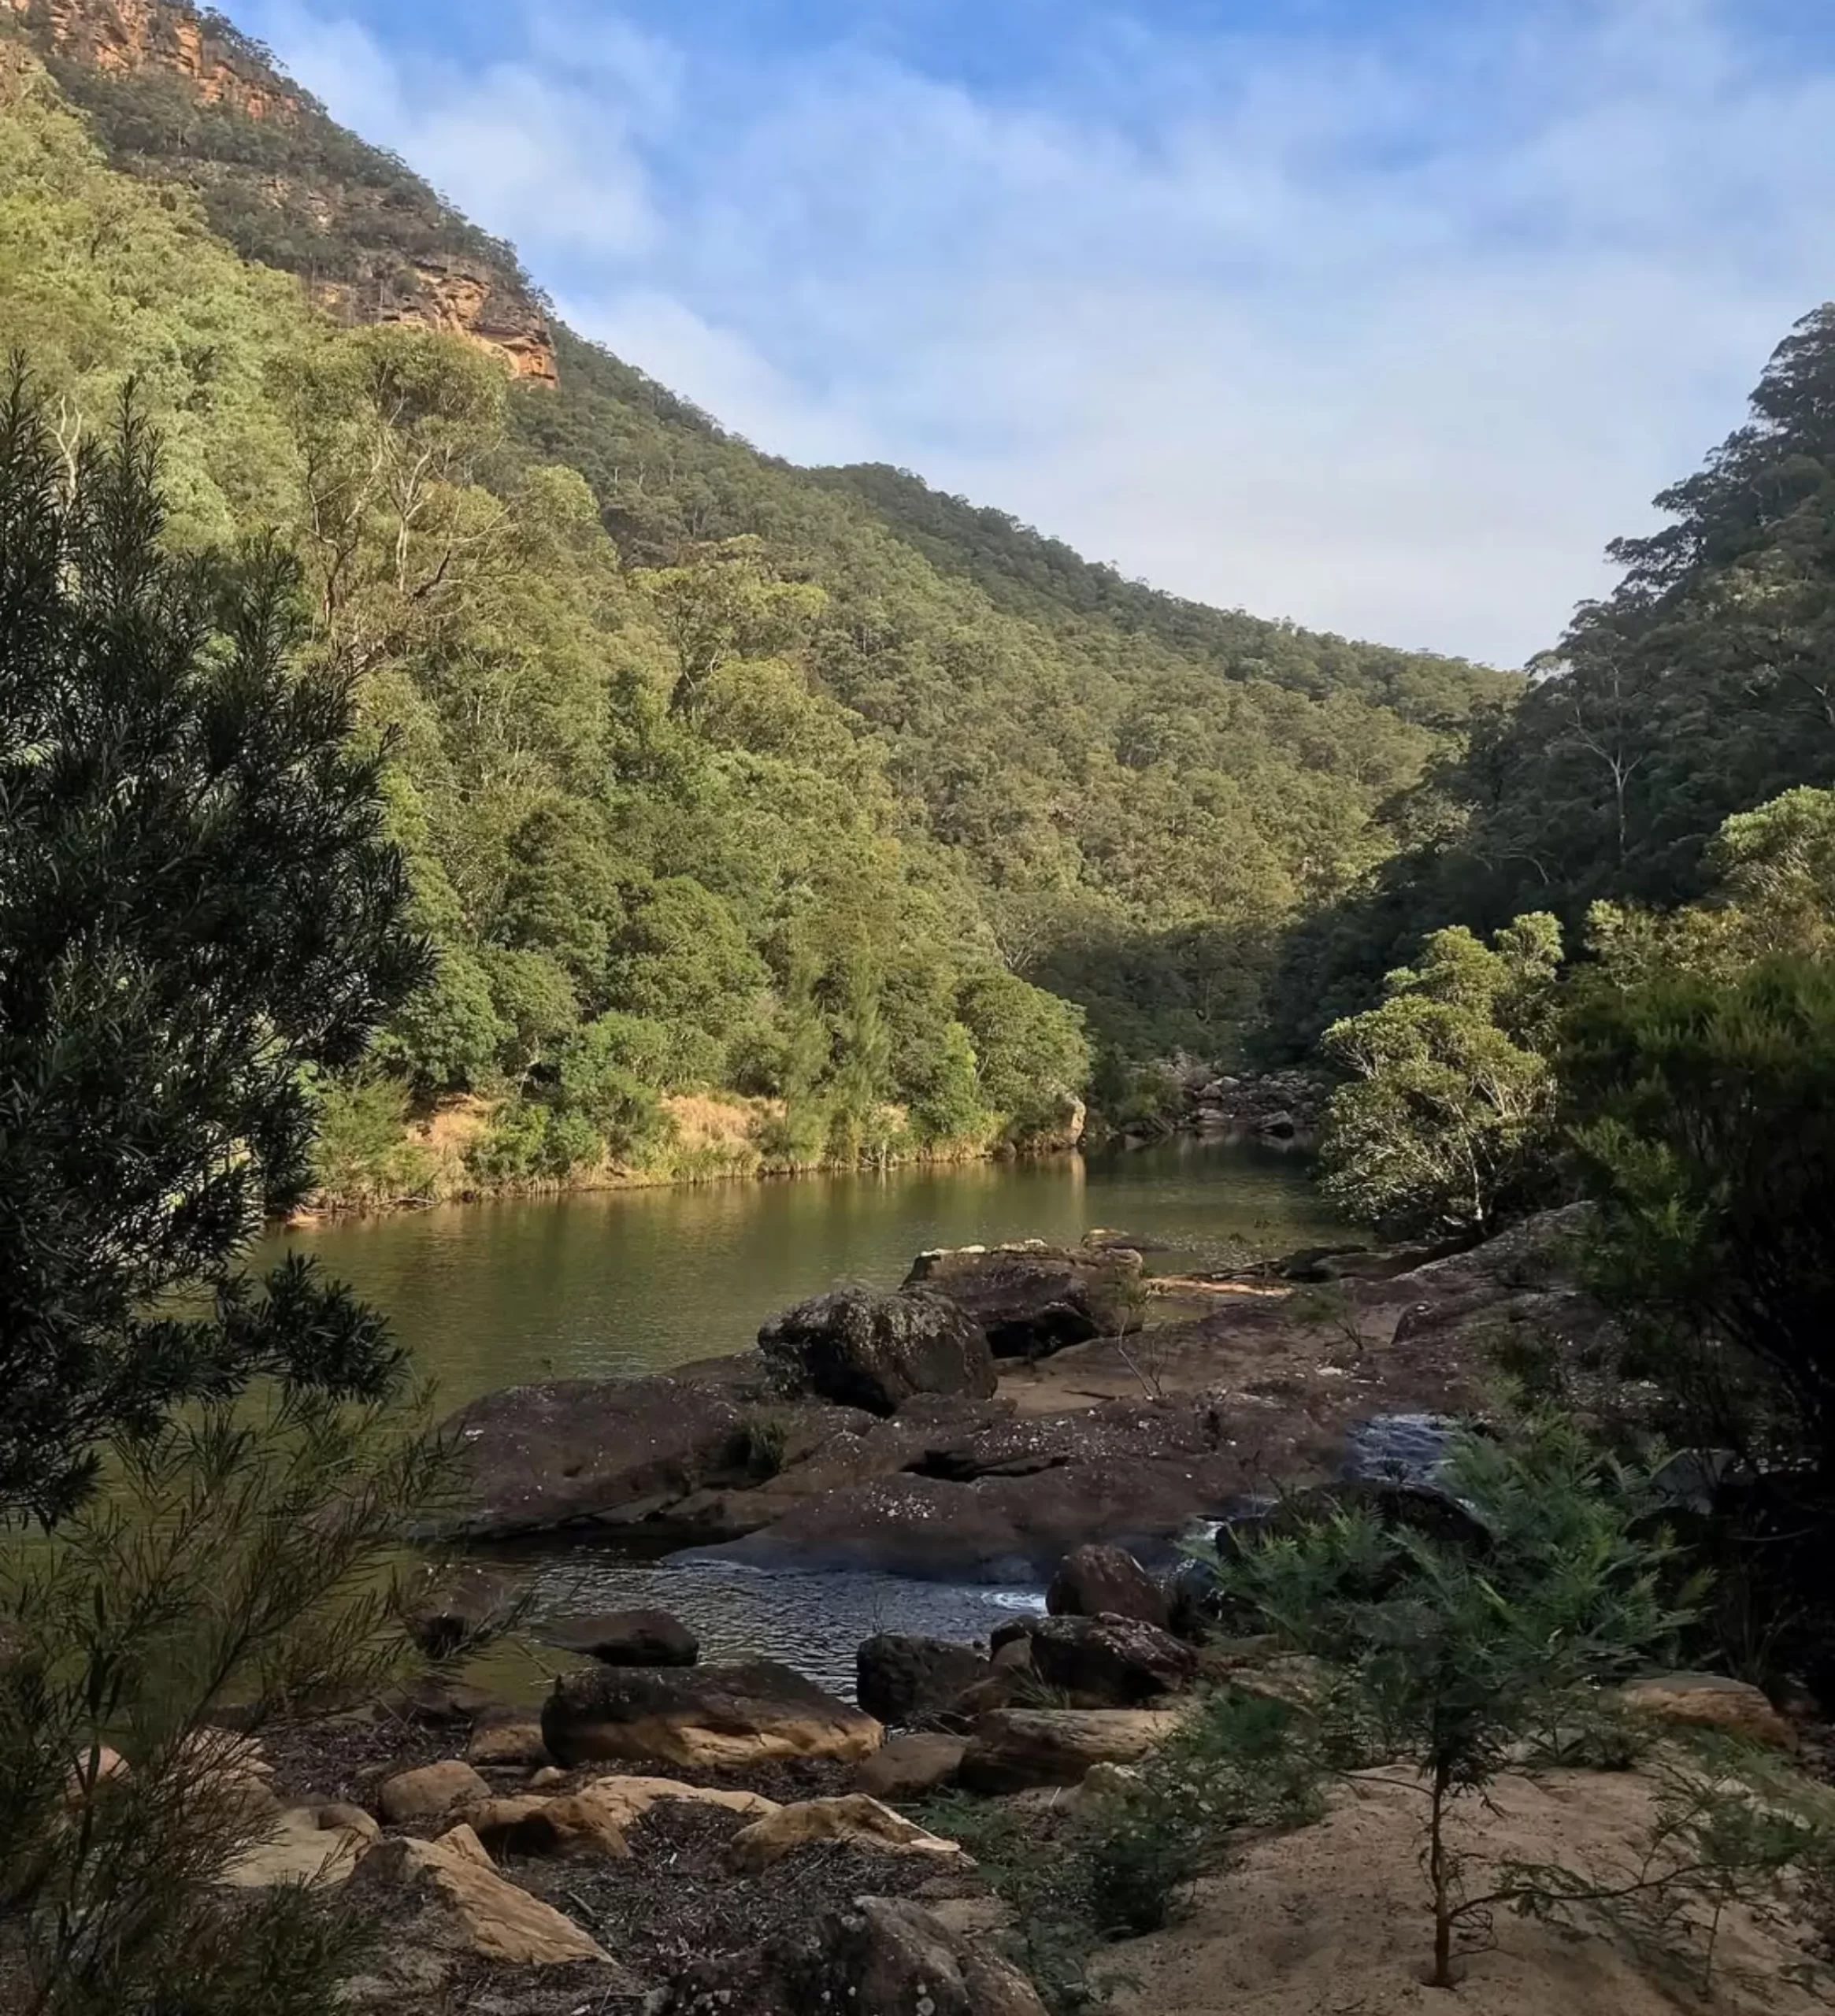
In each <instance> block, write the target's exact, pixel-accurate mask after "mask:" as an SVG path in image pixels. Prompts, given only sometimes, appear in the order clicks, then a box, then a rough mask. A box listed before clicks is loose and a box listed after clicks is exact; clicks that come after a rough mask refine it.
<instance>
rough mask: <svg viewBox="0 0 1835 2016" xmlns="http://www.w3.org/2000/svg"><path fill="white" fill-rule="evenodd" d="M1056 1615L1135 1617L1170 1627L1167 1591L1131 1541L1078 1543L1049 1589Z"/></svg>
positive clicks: (1048, 1604)
mask: <svg viewBox="0 0 1835 2016" xmlns="http://www.w3.org/2000/svg"><path fill="white" fill-rule="evenodd" d="M1045 1607H1046V1609H1047V1610H1049V1611H1050V1612H1051V1614H1052V1615H1053V1616H1054V1617H1132V1618H1138V1619H1139V1621H1140V1622H1141V1623H1143V1624H1155V1625H1158V1626H1159V1627H1160V1629H1162V1630H1164V1629H1166V1625H1167V1624H1168V1623H1169V1622H1170V1618H1169V1617H1168V1615H1167V1607H1166V1592H1165V1590H1164V1589H1162V1588H1161V1587H1160V1585H1159V1584H1158V1582H1157V1581H1155V1578H1154V1577H1152V1576H1151V1575H1149V1574H1148V1573H1147V1570H1146V1569H1144V1568H1143V1567H1142V1566H1141V1565H1140V1562H1138V1561H1136V1559H1135V1558H1134V1557H1133V1555H1131V1554H1130V1553H1129V1551H1128V1550H1127V1549H1126V1548H1125V1547H1112V1546H1103V1545H1100V1544H1091V1545H1089V1546H1086V1547H1073V1548H1072V1549H1071V1551H1069V1554H1067V1555H1066V1556H1065V1557H1064V1558H1063V1560H1062V1562H1059V1563H1058V1572H1057V1573H1056V1574H1055V1575H1054V1576H1053V1577H1051V1587H1050V1588H1048V1589H1047V1590H1046V1592H1045Z"/></svg>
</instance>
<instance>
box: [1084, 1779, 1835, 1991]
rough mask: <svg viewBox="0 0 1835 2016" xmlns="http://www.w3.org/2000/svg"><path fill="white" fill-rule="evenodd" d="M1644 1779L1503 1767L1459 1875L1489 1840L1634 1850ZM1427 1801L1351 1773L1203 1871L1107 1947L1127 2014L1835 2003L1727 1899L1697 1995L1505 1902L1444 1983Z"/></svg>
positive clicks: (1547, 1853)
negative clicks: (1437, 1960)
mask: <svg viewBox="0 0 1835 2016" xmlns="http://www.w3.org/2000/svg"><path fill="white" fill-rule="evenodd" d="M1650 1796H1651V1795H1650V1789H1649V1787H1648V1784H1647V1782H1646V1781H1644V1780H1643V1779H1641V1778H1640V1777H1636V1776H1635V1775H1633V1774H1630V1773H1611V1774H1600V1773H1580V1772H1563V1773H1553V1774H1551V1775H1550V1776H1549V1777H1546V1778H1540V1779H1537V1780H1529V1779H1525V1778H1520V1777H1517V1778H1508V1779H1505V1780H1503V1781H1500V1783H1499V1784H1497V1785H1496V1787H1495V1788H1494V1789H1493V1792H1492V1800H1491V1806H1490V1810H1485V1809H1484V1808H1483V1807H1478V1806H1477V1805H1476V1803H1474V1805H1473V1807H1471V1809H1470V1812H1469V1814H1468V1817H1467V1818H1466V1821H1465V1823H1464V1824H1463V1826H1462V1835H1461V1840H1460V1846H1461V1847H1462V1851H1464V1852H1466V1854H1467V1855H1468V1856H1469V1858H1470V1860H1469V1862H1468V1884H1469V1887H1470V1888H1477V1887H1479V1886H1480V1885H1481V1884H1482V1883H1483V1880H1484V1873H1485V1872H1484V1866H1483V1858H1485V1857H1487V1856H1491V1857H1498V1856H1506V1857H1507V1856H1518V1857H1522V1858H1524V1859H1526V1860H1534V1861H1553V1860H1555V1859H1557V1858H1559V1859H1560V1860H1562V1861H1563V1862H1566V1863H1567V1864H1568V1866H1570V1867H1572V1866H1585V1865H1588V1864H1591V1865H1592V1866H1596V1867H1598V1866H1602V1865H1603V1866H1611V1864H1612V1863H1614V1862H1618V1863H1621V1864H1622V1863H1623V1862H1626V1861H1629V1859H1630V1858H1632V1856H1633V1852H1634V1851H1635V1849H1636V1847H1637V1843H1638V1840H1639V1839H1640V1829H1642V1828H1643V1827H1644V1825H1646V1824H1647V1823H1648V1818H1649V1813H1650ZM1421 1810H1422V1800H1421V1798H1420V1795H1419V1794H1418V1793H1417V1792H1414V1791H1412V1790H1411V1789H1408V1788H1403V1787H1399V1786H1394V1785H1386V1784H1372V1783H1367V1782H1366V1783H1363V1784H1359V1786H1358V1787H1357V1788H1356V1789H1355V1792H1353V1793H1351V1794H1348V1795H1346V1797H1345V1799H1344V1803H1342V1804H1341V1805H1340V1807H1338V1808H1337V1810H1335V1811H1334V1812H1333V1814H1331V1815H1330V1816H1329V1818H1327V1819H1326V1820H1325V1821H1322V1823H1321V1824H1320V1825H1318V1826H1314V1827H1309V1828H1305V1829H1301V1830H1300V1831H1299V1833H1293V1834H1289V1835H1286V1836H1282V1837H1281V1838H1280V1839H1278V1840H1269V1841H1265V1842H1262V1843H1261V1844H1258V1845H1257V1846H1255V1847H1253V1848H1251V1850H1250V1851H1249V1853H1248V1855H1247V1858H1246V1859H1245V1860H1244V1862H1243V1863H1242V1864H1241V1865H1240V1866H1238V1867H1237V1868H1236V1869H1234V1870H1231V1871H1230V1872H1229V1873H1227V1874H1225V1875H1223V1876H1221V1877H1217V1878H1215V1879H1214V1880H1212V1881H1209V1882H1207V1884H1204V1885H1203V1888H1202V1889H1201V1891H1200V1893H1199V1898H1198V1902H1197V1908H1196V1911H1195V1912H1194V1914H1192V1916H1191V1917H1190V1918H1188V1919H1186V1920H1185V1921H1183V1922H1182V1923H1181V1924H1179V1925H1176V1926H1174V1927H1173V1928H1172V1929H1170V1930H1169V1931H1166V1932H1164V1933H1156V1934H1155V1935H1154V1936H1152V1937H1151V1938H1147V1939H1142V1940H1133V1941H1132V1942H1130V1943H1129V1944H1127V1945H1125V1946H1122V1947H1118V1948H1116V1949H1115V1957H1114V1968H1115V1970H1116V1973H1117V1974H1118V1977H1130V1985H1129V1986H1128V1987H1126V1988H1124V1989H1123V1990H1122V1991H1121V1993H1120V1994H1119V1995H1118V1996H1117V1999H1116V2001H1115V2004H1114V2007H1115V2008H1116V2010H1118V2012H1122V2016H1438V2012H1441V2011H1444V2012H1447V2016H1676V2012H1677V2011H1679V2010H1681V2011H1689V2012H1699V2011H1707V2010H1712V2011H1715V2012H1717V2013H1718V2016H1760V2012H1764V2013H1765V2016H1812V2012H1820V2016H1829V2010H1830V2008H1831V2006H1832V2005H1831V2003H1829V2001H1828V2000H1827V1999H1823V1998H1821V1997H1818V1996H1814V1995H1811V1994H1810V1993H1809V1992H1807V1991H1805V1990H1803V1989H1800V1988H1795V1987H1792V1986H1791V1985H1789V1984H1787V1983H1786V1982H1785V1981H1783V1980H1782V1979H1781V1975H1782V1974H1783V1973H1784V1972H1785V1970H1786V1969H1787V1968H1788V1967H1789V1965H1790V1964H1791V1963H1792V1962H1793V1961H1796V1962H1800V1961H1802V1960H1803V1959H1804V1958H1805V1957H1806V1955H1807V1951H1809V1942H1810V1937H1811V1935H1809V1934H1808V1933H1807V1932H1805V1933H1803V1935H1802V1936H1801V1938H1800V1939H1799V1938H1798V1937H1797V1936H1794V1935H1792V1933H1789V1932H1785V1931H1782V1930H1775V1929H1770V1928H1767V1927H1766V1926H1763V1925H1759V1924H1757V1923H1755V1921H1753V1920H1752V1919H1751V1918H1749V1917H1748V1916H1746V1915H1745V1914H1743V1913H1729V1914H1728V1918H1727V1920H1726V1922H1725V1923H1724V1924H1723V1926H1722V1931H1721V1934H1720V1943H1719V1945H1718V1949H1717V1951H1718V1960H1717V1963H1716V1969H1715V1992H1714V1994H1713V1996H1712V1999H1710V2000H1707V2001H1705V2002H1703V2000H1701V1999H1699V1998H1698V1997H1696V1996H1692V1994H1691V1993H1690V1992H1689V1991H1688V1990H1687V1989H1686V1988H1682V1987H1681V1986H1680V1985H1678V1986H1677V1987H1675V1988H1670V1987H1668V1986H1666V1985H1665V1984H1663V1982H1662V1981H1660V1980H1659V1979H1657V1978H1655V1977H1654V1976H1653V1974H1652V1973H1651V1972H1650V1971H1649V1970H1647V1969H1646V1968H1645V1967H1644V1966H1640V1964H1639V1963H1638V1962H1637V1961H1636V1960H1635V1959H1633V1957H1632V1956H1630V1955H1628V1954H1627V1953H1626V1952H1625V1951H1623V1950H1622V1948H1621V1947H1616V1946H1614V1945H1611V1944H1607V1941H1606V1940H1603V1939H1585V1940H1576V1939H1574V1938H1572V1937H1571V1936H1566V1935H1564V1934H1563V1933H1560V1932H1559V1931H1557V1930H1555V1929H1553V1928H1551V1927H1549V1926H1547V1925H1535V1924H1531V1923H1529V1922H1527V1921H1524V1920H1522V1919H1519V1918H1515V1917H1514V1916H1512V1915H1510V1914H1502V1915H1500V1916H1499V1917H1498V1918H1497V1919H1496V1923H1495V1925H1494V1927H1493V1929H1492V1936H1493V1940H1494V1942H1495V1943H1494V1944H1493V1945H1492V1947H1491V1949H1490V1950H1489V1951H1480V1952H1474V1953H1473V1954H1471V1955H1470V1956H1469V1957H1468V1958H1467V1959H1466V1962H1465V1966H1466V1974H1465V1977H1464V1979H1463V1980H1462V1982H1461V1983H1460V1984H1459V1987H1458V1988H1457V1989H1456V1990H1455V1991H1454V1992H1452V1993H1451V1994H1450V1995H1449V1994H1448V1993H1447V1992H1444V1991H1443V1990H1439V1989H1435V1988H1429V1987H1427V1986H1425V1984H1424V1983H1423V1982H1422V1980H1421V1978H1420V1975H1421V1970H1422V1964H1423V1962H1425V1960H1426V1959H1427V1958H1428V1957H1429V1951H1430V1948H1431V1944H1432V1927H1431V1921H1430V1920H1429V1916H1428V1914H1427V1910H1426V1906H1425V1879H1424V1877H1422V1873H1421V1870H1420V1866H1419V1862H1418V1853H1419V1836H1418V1829H1419V1824H1420V1818H1421Z"/></svg>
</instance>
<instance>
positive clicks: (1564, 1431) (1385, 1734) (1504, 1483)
mask: <svg viewBox="0 0 1835 2016" xmlns="http://www.w3.org/2000/svg"><path fill="white" fill-rule="evenodd" d="M1445 1477H1446V1488H1448V1490H1449V1491H1450V1492H1451V1493H1452V1494H1453V1495H1455V1496H1456V1497H1457V1498H1459V1499H1462V1501H1463V1502H1464V1503H1466V1505H1467V1506H1470V1508H1471V1509H1472V1510H1473V1511H1474V1514H1476V1516H1477V1519H1478V1521H1479V1522H1480V1523H1481V1525H1482V1527H1483V1528H1484V1529H1485V1532H1486V1534H1487V1536H1488V1544H1487V1545H1486V1546H1485V1547H1484V1548H1483V1549H1482V1551H1480V1550H1477V1548H1475V1547H1470V1546H1461V1545H1459V1544H1457V1543H1455V1542H1454V1541H1452V1540H1441V1539H1437V1538H1433V1537H1430V1536H1428V1535H1427V1534H1425V1533H1424V1532H1418V1531H1411V1530H1408V1529H1403V1528H1399V1527H1398V1528H1385V1527H1383V1526H1381V1525H1378V1524H1377V1521H1375V1519H1374V1518H1373V1517H1372V1516H1371V1515H1370V1514H1369V1513H1367V1512H1366V1511H1364V1510H1362V1509H1357V1510H1348V1511H1342V1512H1339V1513H1336V1514H1331V1515H1328V1516H1324V1517H1322V1518H1318V1520H1316V1521H1306V1522H1301V1523H1299V1525H1297V1527H1296V1528H1294V1529H1291V1530H1289V1529H1283V1530H1281V1531H1278V1532H1271V1533H1270V1534H1267V1535H1264V1536H1261V1537H1259V1538H1258V1539H1255V1540H1251V1541H1250V1542H1248V1543H1247V1544H1246V1545H1245V1546H1244V1547H1243V1548H1242V1549H1241V1551H1240V1552H1239V1553H1238V1554H1236V1555H1235V1556H1234V1557H1233V1558H1230V1559H1229V1560H1227V1561H1226V1560H1223V1559H1221V1558H1216V1557H1215V1556H1213V1560H1214V1566H1215V1571H1216V1573H1217V1574H1218V1578H1219V1580H1220V1581H1221V1583H1222V1584H1223V1585H1224V1587H1225V1591H1226V1592H1227V1594H1228V1595H1229V1599H1230V1600H1231V1602H1232V1603H1233V1604H1234V1605H1235V1606H1236V1607H1238V1608H1240V1609H1241V1610H1245V1611H1247V1612H1248V1613H1249V1614H1252V1615H1253V1616H1255V1618H1258V1619H1259V1621H1261V1623H1262V1626H1263V1628H1264V1629H1272V1630H1273V1631H1275V1632H1278V1633H1279V1634H1280V1635H1281V1637H1282V1638H1283V1639H1284V1640H1285V1642H1286V1643H1287V1644H1289V1645H1290V1646H1291V1647H1293V1648H1294V1649H1295V1650H1296V1651H1300V1652H1303V1653H1305V1654H1307V1655H1310V1656H1312V1657H1314V1658H1317V1659H1318V1660H1320V1661H1321V1662H1322V1663H1323V1666H1324V1670H1325V1673H1326V1675H1327V1676H1328V1677H1327V1679H1326V1680H1325V1682H1324V1683H1323V1684H1322V1688H1321V1690H1320V1692H1319V1695H1318V1702H1317V1716H1318V1729H1319V1732H1320V1740H1321V1741H1322V1743H1323V1744H1325V1747H1326V1748H1327V1750H1328V1751H1329V1752H1330V1753H1331V1754H1333V1755H1336V1757H1337V1758H1339V1759H1340V1761H1342V1762H1344V1763H1345V1764H1347V1765H1353V1764H1356V1763H1359V1762H1367V1761H1372V1760H1374V1759H1377V1758H1385V1759H1387V1758H1406V1759H1408V1760H1410V1761H1411V1762H1414V1763H1415V1764H1416V1765H1417V1766H1418V1767H1419V1769H1420V1771H1421V1773H1422V1786H1423V1791H1424V1794H1425V1800H1426V1823H1425V1829H1424V1832H1425V1846H1424V1851H1423V1858H1424V1861H1425V1867H1426V1872H1427V1880H1428V1888H1429V1892H1430V1896H1431V1899H1432V1904H1433V1965H1432V1971H1431V1973H1430V1975H1429V1979H1430V1980H1431V1981H1432V1982H1433V1984H1434V1985H1435V1986H1436V1987H1440V1988H1446V1987H1449V1986H1451V1983H1452V1979H1453V1974H1452V1965H1453V1950H1454V1940H1455V1933H1456V1931H1457V1930H1458V1929H1459V1926H1460V1925H1462V1923H1465V1922H1466V1921H1468V1920H1469V1918H1470V1916H1471V1915H1472V1914H1474V1913H1475V1912H1476V1911H1477V1910H1479V1909H1480V1908H1481V1905H1480V1903H1479V1902H1478V1901H1477V1900H1474V1899H1470V1898H1468V1897H1467V1896H1465V1895H1464V1893H1463V1890H1462V1878H1461V1870H1460V1861H1459V1856H1458V1855H1457V1854H1456V1853H1455V1851H1454V1850H1453V1848H1452V1847H1451V1844H1450V1842H1449V1840H1448V1834H1447V1825H1446V1823H1447V1818H1448V1813H1449V1812H1450V1810H1451V1807H1453V1805H1454V1804H1455V1802H1457V1801H1458V1800H1459V1799H1462V1798H1466V1797H1469V1796H1472V1795H1482V1794H1483V1792H1484V1788H1485V1785H1486V1784H1488V1782H1489V1781H1491V1779H1492V1777H1494V1776H1495V1775H1496V1773H1498V1772H1499V1771H1500V1770H1503V1768H1504V1766H1505V1765H1506V1764H1507V1762H1508V1761H1509V1760H1510V1759H1511V1757H1512V1755H1513V1754H1514V1751H1516V1749H1517V1747H1518V1746H1519V1745H1521V1744H1523V1743H1524V1742H1525V1740H1529V1739H1530V1738H1533V1737H1535V1736H1540V1735H1546V1734H1547V1733H1549V1732H1551V1731H1552V1730H1554V1729H1557V1728H1558V1727H1559V1725H1561V1724H1562V1723H1563V1721H1568V1720H1570V1719H1572V1718H1573V1717H1574V1714H1575V1712H1576V1709H1577V1705H1578V1704H1581V1703H1585V1701H1586V1700H1587V1699H1588V1696H1589V1694H1590V1691H1591V1689H1592V1688H1593V1687H1595V1686H1596V1684H1597V1683H1599V1682H1600V1681H1603V1680H1610V1679H1612V1678H1614V1677H1618V1676H1620V1675H1622V1674H1623V1673H1626V1671H1627V1670H1629V1669H1631V1668H1633V1667H1634V1666H1636V1665H1637V1664H1638V1663H1639V1662H1641V1661H1642V1660H1644V1659H1645V1658H1648V1657H1649V1656H1650V1655H1651V1654H1653V1653H1654V1652H1655V1651H1659V1649H1660V1648H1662V1647H1663V1646H1664V1645H1665V1644H1666V1643H1668V1642H1669V1641H1670V1640H1673V1638H1674V1634H1675V1632H1677V1629H1679V1628H1680V1626H1681V1624H1682V1623H1683V1622H1684V1621H1685V1617H1686V1611H1685V1608H1684V1607H1681V1606H1678V1605H1675V1604H1672V1603H1670V1602H1668V1601H1666V1599H1665V1595H1664V1593H1663V1591H1664V1584H1665V1574H1666V1567H1667V1564H1668V1562H1669V1558H1670V1549H1669V1547H1668V1545H1667V1543H1666V1541H1664V1540H1662V1539H1660V1538H1659V1539H1654V1540H1653V1539H1650V1538H1647V1537H1644V1533H1645V1532H1646V1531H1647V1530H1648V1522H1649V1521H1650V1519H1651V1514H1652V1513H1653V1511H1654V1510H1655V1497H1654V1495H1653V1493H1652V1492H1651V1488H1650V1485H1649V1481H1648V1473H1644V1472H1642V1471H1639V1470H1636V1469H1632V1468H1630V1467H1629V1466H1626V1465H1624V1464H1622V1463H1620V1462H1617V1461H1616V1460H1614V1459H1613V1458H1608V1457H1607V1456H1605V1455H1601V1454H1600V1453H1599V1452H1597V1451H1594V1450H1593V1449H1592V1448H1591V1447H1589V1446H1588V1444H1587V1443H1586V1442H1585V1439H1584V1438H1583V1437H1582V1436H1581V1435H1580V1434H1579V1433H1578V1432H1577V1430H1575V1429H1573V1428H1572V1427H1571V1426H1570V1425H1568V1424H1567V1423H1566V1422H1565V1421H1563V1420H1561V1419H1560V1418H1557V1417H1555V1416H1552V1415H1544V1416H1537V1417H1533V1418H1531V1419H1529V1421H1526V1422H1525V1423H1524V1424H1523V1425H1522V1429H1521V1431H1520V1433H1519V1435H1518V1437H1517V1438H1516V1439H1515V1440H1514V1442H1513V1443H1510V1444H1503V1443H1495V1442H1492V1441H1489V1440H1484V1439H1481V1438H1479V1437H1477V1436H1466V1437H1464V1438H1462V1440H1459V1442H1458V1443H1457V1444H1456V1445H1455V1449H1454V1451H1453V1453H1452V1455H1451V1457H1450V1458H1449V1460H1448V1466H1447V1469H1446V1473H1445Z"/></svg>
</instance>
